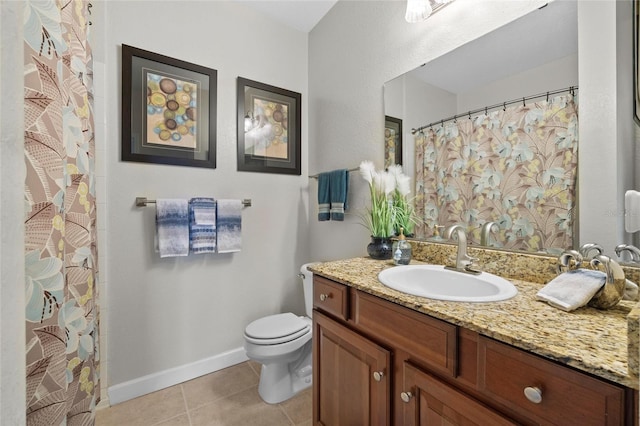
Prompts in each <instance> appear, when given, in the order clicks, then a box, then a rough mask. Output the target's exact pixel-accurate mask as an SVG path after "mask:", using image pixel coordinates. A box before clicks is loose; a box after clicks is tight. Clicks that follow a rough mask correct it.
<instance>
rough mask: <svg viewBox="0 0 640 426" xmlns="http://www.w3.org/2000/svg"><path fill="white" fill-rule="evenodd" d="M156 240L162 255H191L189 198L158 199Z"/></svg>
mask: <svg viewBox="0 0 640 426" xmlns="http://www.w3.org/2000/svg"><path fill="white" fill-rule="evenodd" d="M156 240H157V242H158V252H159V253H160V257H175V256H188V255H189V207H188V203H187V200H177V199H173V200H167V199H165V200H156Z"/></svg>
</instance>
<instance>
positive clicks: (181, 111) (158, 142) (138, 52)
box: [122, 44, 217, 168]
mask: <svg viewBox="0 0 640 426" xmlns="http://www.w3.org/2000/svg"><path fill="white" fill-rule="evenodd" d="M216 98H217V71H216V70H214V69H210V68H206V67H203V66H200V65H195V64H191V63H189V62H184V61H180V60H178V59H174V58H170V57H168V56H163V55H159V54H157V53H152V52H148V51H146V50H142V49H137V48H135V47H131V46H127V45H124V44H123V45H122V161H138V162H143V163H160V164H175V165H180V166H191V167H208V168H215V167H216V102H217V101H216Z"/></svg>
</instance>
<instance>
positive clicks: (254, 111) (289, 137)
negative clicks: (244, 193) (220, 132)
mask: <svg viewBox="0 0 640 426" xmlns="http://www.w3.org/2000/svg"><path fill="white" fill-rule="evenodd" d="M237 90H238V93H237V96H238V111H237V114H238V116H237V118H238V171H245V172H262V173H282V174H290V175H300V173H301V168H300V159H301V155H300V140H301V135H302V130H301V116H302V114H301V112H300V101H301V95H300V93H297V92H292V91H290V90H287V89H281V88H279V87H275V86H271V85H268V84H265V83H260V82H257V81H252V80H248V79H246V78H242V77H238V87H237Z"/></svg>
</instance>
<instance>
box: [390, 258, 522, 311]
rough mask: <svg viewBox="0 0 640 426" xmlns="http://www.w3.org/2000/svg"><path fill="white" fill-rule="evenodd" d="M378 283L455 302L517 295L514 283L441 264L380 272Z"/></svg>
mask: <svg viewBox="0 0 640 426" xmlns="http://www.w3.org/2000/svg"><path fill="white" fill-rule="evenodd" d="M378 280H379V281H380V282H381V283H382V284H384V285H386V286H387V287H390V288H393V289H395V290H398V291H401V292H403V293H408V294H412V295H414V296H422V297H428V298H430V299H438V300H450V301H455V302H496V301H499V300H507V299H510V298H512V297H513V296H515V295H516V294H518V289H517V288H516V287H515V286H514V285H513V284H511V283H510V282H509V281H507V280H505V279H504V278H501V277H499V276H497V275H493V274H490V273H488V272H482V273H481V274H480V275H471V274H465V273H463V272H457V271H451V270H448V269H444V266H442V265H406V266H395V267H393V268H389V269H385V270H384V271H382V272H380V273H379V274H378Z"/></svg>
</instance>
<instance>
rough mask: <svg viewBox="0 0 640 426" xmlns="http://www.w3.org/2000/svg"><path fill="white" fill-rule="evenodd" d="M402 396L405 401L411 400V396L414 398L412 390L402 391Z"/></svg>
mask: <svg viewBox="0 0 640 426" xmlns="http://www.w3.org/2000/svg"><path fill="white" fill-rule="evenodd" d="M400 398H401V399H402V400H403V401H404V402H407V403H408V402H409V401H411V398H413V394H412V393H411V392H402V393H401V394H400Z"/></svg>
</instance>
